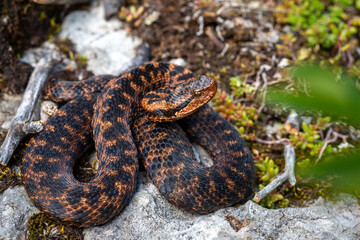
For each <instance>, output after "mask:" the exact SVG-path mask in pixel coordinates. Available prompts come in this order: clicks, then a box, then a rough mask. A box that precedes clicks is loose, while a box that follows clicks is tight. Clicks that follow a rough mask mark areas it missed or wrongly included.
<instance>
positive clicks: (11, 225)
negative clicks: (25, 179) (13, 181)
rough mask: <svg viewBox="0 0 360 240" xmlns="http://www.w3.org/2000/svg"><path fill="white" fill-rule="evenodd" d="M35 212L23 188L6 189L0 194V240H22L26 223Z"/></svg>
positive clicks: (35, 209)
mask: <svg viewBox="0 0 360 240" xmlns="http://www.w3.org/2000/svg"><path fill="white" fill-rule="evenodd" d="M36 212H39V210H37V208H36V207H35V206H34V205H33V204H32V203H31V202H30V199H29V198H28V196H27V194H26V191H25V189H24V187H23V186H16V187H13V188H8V189H6V190H5V191H4V192H3V193H2V194H0V239H4V240H5V239H6V240H10V239H14V240H16V239H24V237H25V226H26V222H27V220H28V219H29V217H31V216H32V215H33V214H34V213H36Z"/></svg>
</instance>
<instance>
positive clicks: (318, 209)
mask: <svg viewBox="0 0 360 240" xmlns="http://www.w3.org/2000/svg"><path fill="white" fill-rule="evenodd" d="M140 182H141V183H140V184H139V186H138V189H137V191H136V193H135V195H134V197H133V199H132V201H131V202H130V204H129V205H128V206H127V207H126V208H125V209H124V210H123V211H122V212H121V213H120V215H119V216H118V217H116V218H115V219H114V220H112V221H111V222H109V223H107V224H105V225H103V226H98V227H93V228H89V229H85V230H84V237H85V239H99V240H106V239H199V240H200V239H360V207H359V205H358V204H357V200H356V198H355V197H353V196H350V195H346V194H342V195H340V197H339V199H338V201H337V202H334V203H332V202H328V201H325V200H323V199H321V198H320V199H318V200H317V201H316V202H315V203H313V204H312V205H310V206H309V207H305V208H287V209H277V210H269V209H265V208H263V207H261V206H259V205H257V204H255V203H253V202H251V201H249V202H247V203H246V204H245V205H242V206H239V207H229V208H226V209H221V210H218V211H216V212H214V213H212V214H208V215H195V214H190V213H186V212H183V211H180V210H178V209H177V208H176V207H174V206H173V205H171V204H170V203H168V202H167V201H166V200H165V199H164V197H163V196H162V195H161V194H160V193H159V192H158V190H157V189H156V188H155V187H154V185H153V184H152V183H151V182H150V181H149V180H147V178H146V176H145V174H144V173H142V174H141V175H140ZM236 230H237V231H236Z"/></svg>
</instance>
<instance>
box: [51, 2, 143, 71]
mask: <svg viewBox="0 0 360 240" xmlns="http://www.w3.org/2000/svg"><path fill="white" fill-rule="evenodd" d="M104 14H105V11H104V8H103V5H102V4H99V3H94V6H93V7H92V8H91V9H90V10H89V11H75V12H72V13H70V14H69V15H68V16H67V17H66V19H65V20H64V22H63V24H62V26H61V29H62V30H61V32H60V33H59V35H58V37H59V38H64V39H65V38H67V39H70V40H71V41H72V42H73V43H74V45H75V47H76V50H77V51H78V53H79V54H80V55H83V56H86V57H87V65H88V70H91V71H93V72H94V73H95V74H96V75H98V74H114V75H115V74H120V73H121V72H122V71H124V70H125V69H127V68H129V67H130V66H132V65H133V60H134V58H135V57H136V51H135V50H136V48H137V47H138V46H139V45H140V44H141V41H140V39H139V38H136V37H132V36H129V35H128V33H127V32H126V30H124V29H123V28H122V25H121V22H120V21H119V20H118V19H115V18H114V19H111V20H109V21H106V20H105V18H104Z"/></svg>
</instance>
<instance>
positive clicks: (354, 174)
mask: <svg viewBox="0 0 360 240" xmlns="http://www.w3.org/2000/svg"><path fill="white" fill-rule="evenodd" d="M291 78H293V79H294V80H295V88H294V89H293V90H292V92H286V91H284V90H281V89H277V90H273V91H271V92H270V93H269V94H268V101H269V102H270V103H271V104H273V105H274V104H280V105H282V106H287V107H288V108H292V109H296V110H298V111H307V112H309V111H310V112H313V113H322V114H323V115H327V116H331V118H332V119H335V120H337V121H342V122H344V123H347V124H351V125H353V126H360V110H359V109H360V92H359V90H358V89H357V87H356V85H357V84H356V83H357V81H358V80H357V79H354V78H351V77H349V76H345V75H343V74H340V75H339V74H337V73H334V72H333V71H332V69H329V68H328V69H324V68H320V67H318V66H317V65H307V66H300V67H295V68H294V69H293V70H292V71H291ZM327 121H329V119H328V118H323V119H320V120H318V124H319V125H320V126H323V127H325V125H326V122H327ZM303 130H304V135H308V138H307V139H308V140H309V139H310V137H311V138H314V140H315V138H317V133H316V129H312V127H311V126H308V125H306V124H303ZM298 140H300V142H301V141H302V138H300V139H298ZM310 142H311V141H310ZM310 142H307V143H306V144H310ZM302 144H304V142H302V143H300V145H301V146H303V145H302ZM308 165H312V164H310V161H309V160H307V159H305V160H303V161H302V162H301V163H299V164H298V166H301V167H302V168H301V169H302V170H301V171H300V173H301V175H303V176H307V177H309V176H314V177H317V178H319V179H324V178H325V177H326V178H327V179H332V180H331V182H332V183H333V185H334V186H335V187H336V188H337V189H339V190H343V191H352V192H354V191H355V190H358V189H359V187H360V170H359V169H360V167H359V166H360V150H353V151H349V152H348V153H347V154H343V155H339V154H338V155H337V156H336V157H335V156H331V157H327V158H325V160H324V161H322V162H321V163H319V164H318V165H316V166H315V167H313V168H308V167H304V166H308ZM334 176H335V177H334ZM334 179H336V181H334Z"/></svg>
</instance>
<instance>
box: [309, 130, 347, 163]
mask: <svg viewBox="0 0 360 240" xmlns="http://www.w3.org/2000/svg"><path fill="white" fill-rule="evenodd" d="M348 137H349V136H347V135H343V134H340V133H338V132H335V131H334V130H333V129H332V128H330V129H329V131H328V132H327V134H326V137H325V140H324V142H325V143H324V146H322V148H321V151H320V153H319V156H318V158H317V159H316V161H315V165H316V164H317V163H318V162H319V160H320V159H321V157H322V155H323V154H324V151H325V149H326V148H327V146H328V145H329V144H330V143H333V142H336V141H337V139H338V138H341V140H342V141H343V142H346V140H347V138H348Z"/></svg>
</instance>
